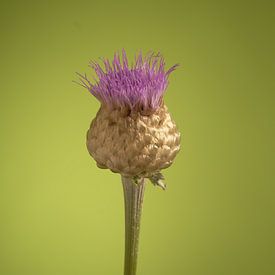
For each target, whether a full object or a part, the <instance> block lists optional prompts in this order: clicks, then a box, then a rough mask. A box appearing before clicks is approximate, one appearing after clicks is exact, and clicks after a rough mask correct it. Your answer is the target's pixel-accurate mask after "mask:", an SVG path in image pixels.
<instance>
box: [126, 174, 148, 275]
mask: <svg viewBox="0 0 275 275" xmlns="http://www.w3.org/2000/svg"><path fill="white" fill-rule="evenodd" d="M121 178H122V184H123V190H124V202H125V256H124V275H136V270H137V256H138V239H139V228H140V219H141V212H142V202H143V195H144V190H145V182H144V179H141V180H140V181H139V182H137V183H136V182H135V181H134V180H133V179H132V178H126V177H123V176H122V177H121Z"/></svg>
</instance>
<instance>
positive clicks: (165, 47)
mask: <svg viewBox="0 0 275 275" xmlns="http://www.w3.org/2000/svg"><path fill="white" fill-rule="evenodd" d="M274 8H275V7H274V4H273V1H265V0H264V1H254V0H252V1H242V0H241V1H239V0H238V1H237V0H233V1H215V0H213V1H212V0H206V1H202V0H198V1H193V0H192V1H191V0H189V1H185V0H182V1H174V0H171V1H163V0H158V1H150V0H141V1H121V0H117V1H111V0H110V1H92V0H90V1H83V0H79V1H28V0H26V1H19V0H14V1H2V3H1V8H0V42H1V43H0V58H1V59H0V60H1V63H0V64H1V65H0V66H1V74H0V78H1V89H0V135H1V142H0V274H1V275H80V274H81V275H88V274H95V275H117V274H118V275H119V274H122V273H123V249H124V208H123V194H122V186H121V183H120V177H119V175H117V174H113V173H111V172H110V171H106V170H100V169H98V168H97V167H96V165H95V162H94V160H93V159H92V158H90V156H89V154H88V152H87V150H86V146H85V135H86V131H87V129H88V127H89V124H90V122H91V120H92V118H93V117H94V116H95V114H96V112H97V110H98V108H99V103H98V102H97V101H96V99H95V98H93V96H92V95H91V94H89V93H88V92H87V91H86V90H84V89H83V88H82V87H80V86H78V85H76V84H75V83H73V82H72V81H73V80H76V79H77V77H76V74H75V72H80V73H84V72H87V74H88V75H89V76H91V75H92V72H91V70H90V69H89V68H88V66H87V65H88V62H89V61H90V60H97V61H98V60H99V58H100V57H109V58H112V57H113V53H114V52H115V51H117V50H121V49H122V48H125V50H126V51H127V54H128V57H129V59H130V60H132V59H133V58H134V54H135V52H136V51H138V50H139V49H142V51H143V52H144V53H146V52H147V51H149V50H153V51H156V52H157V51H160V52H161V53H162V54H163V55H164V57H165V59H166V64H167V67H169V66H172V65H173V64H175V63H180V65H181V66H180V67H179V68H178V69H177V70H176V71H175V72H174V73H173V74H172V75H171V78H170V85H169V87H168V89H167V93H166V95H165V102H166V104H167V106H168V108H169V110H170V112H171V114H172V116H173V118H174V120H175V121H176V123H177V125H178V127H179V129H180V131H181V133H182V137H183V138H182V150H181V152H180V154H179V155H178V157H177V158H176V161H175V163H174V165H173V166H171V167H170V168H169V169H167V170H165V171H164V175H165V177H166V182H167V184H168V188H167V191H165V192H163V191H162V190H161V189H158V188H155V187H153V186H152V185H151V184H148V185H147V187H146V193H145V201H144V211H143V217H142V225H141V226H142V227H141V236H140V253H139V263H138V274H139V275H167V274H173V275H184V274H186V275H254V274H255V275H272V274H275V261H274V257H275V249H274V245H275V242H274V239H275V237H274V232H275V226H274V225H275V221H274V210H275V203H274V191H275V190H274V48H275V47H274V46H275V45H274Z"/></svg>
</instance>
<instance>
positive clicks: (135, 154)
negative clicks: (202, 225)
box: [78, 50, 180, 275]
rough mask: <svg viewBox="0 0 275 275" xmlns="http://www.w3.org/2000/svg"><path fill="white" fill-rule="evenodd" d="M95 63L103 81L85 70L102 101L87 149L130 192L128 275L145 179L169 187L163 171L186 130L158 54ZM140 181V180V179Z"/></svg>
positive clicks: (91, 89) (86, 82) (133, 260)
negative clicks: (168, 96) (170, 104)
mask: <svg viewBox="0 0 275 275" xmlns="http://www.w3.org/2000/svg"><path fill="white" fill-rule="evenodd" d="M102 62H103V66H100V64H99V63H97V62H94V61H92V62H90V67H91V68H92V69H94V71H95V73H96V75H97V77H98V80H97V79H94V83H92V82H90V80H89V79H88V77H87V75H86V74H85V75H81V74H78V75H79V77H80V78H79V80H80V82H81V83H79V84H81V85H82V86H83V87H84V88H86V89H87V90H88V91H89V92H90V93H91V94H92V95H94V96H95V97H96V98H97V99H98V100H99V101H100V103H101V106H100V109H99V111H98V112H97V114H96V117H95V118H94V119H93V121H92V122H91V125H90V128H89V130H88V132H87V142H86V145H87V148H88V151H89V153H90V155H91V156H92V157H93V158H94V159H95V161H96V163H97V166H98V167H100V168H108V169H110V170H111V171H113V172H115V173H120V174H121V176H122V183H123V187H124V195H125V212H126V242H125V271H124V272H125V273H124V274H125V275H134V274H135V272H136V261H137V245H138V235H139V234H138V233H139V222H140V216H141V206H142V198H143V193H144V186H145V185H144V178H149V179H150V180H151V182H152V183H153V184H155V185H159V186H160V187H162V188H163V189H165V185H164V183H163V181H162V180H163V176H162V174H161V172H160V171H161V170H162V169H164V168H167V167H169V166H170V165H171V164H172V162H173V160H174V158H175V157H176V155H177V153H178V151H179V149H180V133H179V132H178V130H177V127H176V125H175V123H174V121H173V120H172V118H171V116H170V114H169V112H168V109H167V107H166V105H165V104H164V101H163V95H164V92H165V90H166V88H167V86H168V77H169V75H170V74H171V72H172V71H174V70H175V69H176V67H177V66H178V65H177V64H176V65H174V66H172V67H171V68H170V69H168V70H167V71H165V68H164V66H165V62H164V58H163V57H162V56H161V55H160V54H159V53H158V54H154V53H152V52H150V53H148V54H147V55H146V56H144V57H143V55H142V53H141V52H140V53H139V54H138V55H136V57H135V61H134V63H132V64H131V65H129V63H128V59H127V56H126V53H125V51H124V50H122V55H120V54H119V53H115V55H114V59H113V61H112V62H110V61H109V60H108V59H102ZM135 183H136V184H135Z"/></svg>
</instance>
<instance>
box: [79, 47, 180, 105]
mask: <svg viewBox="0 0 275 275" xmlns="http://www.w3.org/2000/svg"><path fill="white" fill-rule="evenodd" d="M102 61H103V64H104V67H105V70H104V69H103V68H102V67H101V66H100V65H99V63H97V62H94V61H92V62H90V64H89V66H90V67H91V68H93V69H94V71H95V73H96V75H97V76H98V79H99V80H98V81H97V80H96V79H95V83H94V84H93V83H91V82H90V80H89V79H88V78H87V76H86V74H85V75H81V74H79V73H78V75H79V77H80V78H79V80H80V81H81V83H79V84H80V85H82V86H83V87H85V88H86V89H88V90H89V91H90V92H91V94H93V95H94V96H95V97H96V98H97V99H98V100H99V101H100V102H101V103H102V104H106V105H108V106H110V107H113V108H117V107H119V108H124V107H126V108H130V109H131V110H133V109H138V110H139V109H142V110H155V109H157V108H158V107H159V106H160V104H161V102H162V97H163V94H164V91H165V90H166V88H167V85H168V76H169V75H170V73H171V72H172V71H174V70H175V69H176V67H177V66H178V64H176V65H174V66H172V67H171V68H170V69H169V70H167V71H165V69H164V65H165V62H164V58H163V57H162V56H161V55H160V53H157V54H154V53H153V52H150V53H148V54H147V55H146V56H144V57H143V56H142V53H141V51H140V53H139V54H138V55H137V56H136V57H135V62H134V64H132V65H131V66H129V65H128V59H127V56H126V53H125V50H124V49H123V50H122V57H120V55H119V53H115V55H114V59H113V62H112V63H110V61H109V60H108V59H102Z"/></svg>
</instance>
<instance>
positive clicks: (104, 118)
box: [87, 105, 180, 177]
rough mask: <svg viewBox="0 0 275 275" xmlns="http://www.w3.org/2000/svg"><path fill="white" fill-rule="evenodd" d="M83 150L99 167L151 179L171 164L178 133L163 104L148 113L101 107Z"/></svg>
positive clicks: (178, 146)
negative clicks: (85, 148)
mask: <svg viewBox="0 0 275 275" xmlns="http://www.w3.org/2000/svg"><path fill="white" fill-rule="evenodd" d="M87 148H88V151H89V153H90V155H91V156H92V157H93V158H94V159H95V160H96V162H97V165H98V167H100V168H108V169H110V170H111V171H113V172H115V173H120V174H121V175H122V176H125V177H134V176H137V177H151V176H152V175H153V174H155V173H156V172H158V171H160V170H161V169H164V168H167V167H169V166H170V165H171V164H172V162H173V160H174V158H175V157H176V155H177V153H178V152H179V150H180V133H179V131H178V130H177V127H176V125H175V123H174V121H173V120H172V118H171V116H170V114H169V112H168V110H167V107H166V106H165V105H162V106H160V107H159V108H158V109H157V110H156V111H154V112H153V113H151V114H143V113H141V112H139V111H129V109H118V108H117V109H110V108H108V107H107V106H106V105H101V107H100V109H99V111H98V113H97V115H96V117H95V118H94V119H93V121H92V123H91V125H90V129H89V130H88V132H87Z"/></svg>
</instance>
